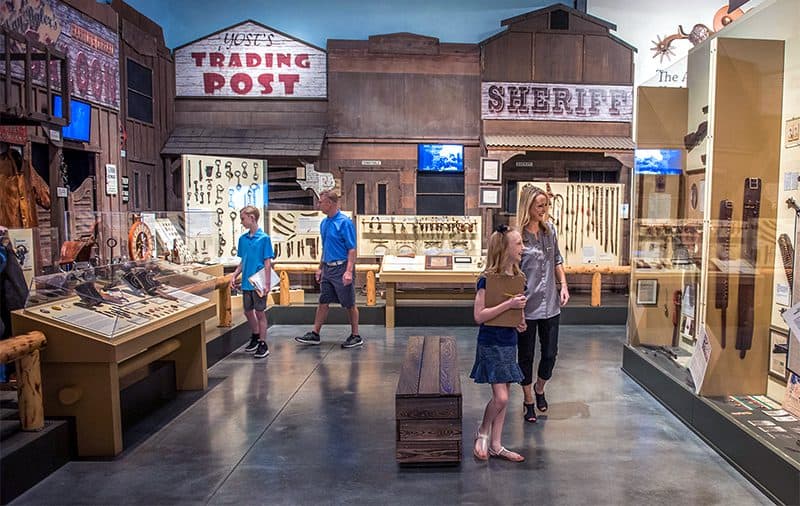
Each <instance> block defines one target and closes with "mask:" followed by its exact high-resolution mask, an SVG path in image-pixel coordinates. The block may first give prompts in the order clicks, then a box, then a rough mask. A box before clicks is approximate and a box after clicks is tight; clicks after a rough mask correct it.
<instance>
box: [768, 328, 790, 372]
mask: <svg viewBox="0 0 800 506" xmlns="http://www.w3.org/2000/svg"><path fill="white" fill-rule="evenodd" d="M788 355H789V335H788V334H787V333H786V332H784V331H782V330H779V329H776V328H774V327H771V328H770V329H769V374H770V376H772V377H774V378H776V379H778V380H780V381H784V382H785V381H786V359H787V357H788Z"/></svg>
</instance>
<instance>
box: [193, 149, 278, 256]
mask: <svg viewBox="0 0 800 506" xmlns="http://www.w3.org/2000/svg"><path fill="white" fill-rule="evenodd" d="M181 162H182V165H183V172H184V177H183V181H184V182H185V184H186V188H185V191H184V192H183V194H184V195H185V196H186V201H185V202H184V206H183V208H184V209H185V210H186V215H187V219H186V222H187V227H186V230H185V234H184V238H183V239H182V240H181V241H180V242H179V243H178V251H179V252H180V253H181V257H184V256H185V257H186V258H188V259H189V260H211V257H215V256H218V257H224V256H235V254H233V253H232V252H233V251H234V250H235V249H236V242H237V241H238V239H239V237H238V236H239V235H240V234H241V233H242V232H243V231H244V230H242V229H241V227H240V226H239V224H238V223H234V224H231V223H230V222H229V221H228V220H227V219H226V220H222V218H223V217H224V218H227V217H228V216H229V213H231V212H236V213H237V214H238V212H239V211H240V210H241V209H242V208H243V207H245V206H248V205H252V206H255V207H257V208H258V209H260V210H262V216H263V214H264V213H263V211H264V209H265V207H266V205H267V190H266V187H265V182H266V181H267V176H266V170H267V164H266V162H265V161H263V160H253V159H244V158H228V157H216V156H204V155H184V156H183V157H182V159H181ZM202 211H208V212H209V213H211V220H212V223H213V226H214V230H208V229H207V226H205V225H207V224H205V225H203V224H197V226H199V227H201V228H202V230H193V228H195V227H193V225H192V221H191V220H189V219H188V215H189V213H193V212H194V213H196V212H202ZM223 221H224V223H223ZM264 223H265V222H264V221H260V224H261V226H262V228H264V229H266V228H267V227H266V226H265V224H264ZM204 241H205V246H204V245H203V242H204ZM184 246H185V249H184ZM195 250H196V252H197V253H196V254H195ZM183 261H186V260H183Z"/></svg>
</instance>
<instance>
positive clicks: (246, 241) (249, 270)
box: [231, 206, 275, 358]
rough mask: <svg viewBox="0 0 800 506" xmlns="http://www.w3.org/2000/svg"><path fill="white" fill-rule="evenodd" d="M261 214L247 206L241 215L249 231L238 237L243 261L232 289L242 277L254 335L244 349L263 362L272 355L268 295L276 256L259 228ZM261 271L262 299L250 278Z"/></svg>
mask: <svg viewBox="0 0 800 506" xmlns="http://www.w3.org/2000/svg"><path fill="white" fill-rule="evenodd" d="M259 215H260V213H259V211H258V208H257V207H253V206H247V207H244V208H242V210H241V211H239V218H241V220H242V226H243V227H245V228H246V229H247V232H245V233H244V234H242V236H241V237H239V243H238V245H237V247H236V249H237V253H238V255H239V258H241V259H242V261H241V262H240V263H239V265H238V266H237V267H236V270H235V271H234V272H233V276H232V277H231V287H233V286H234V284H235V282H236V278H237V277H238V276H239V273H241V274H242V305H243V306H244V315H245V316H246V317H247V322H248V323H249V324H250V329H251V330H252V332H253V334H252V336H250V344H248V345H247V347H245V349H244V350H245V351H247V352H255V353H254V354H253V357H255V358H264V357H266V356H267V355H269V346H267V314H266V313H265V312H264V311H266V310H267V293H268V292H269V290H270V288H271V287H270V286H269V281H270V266H271V264H272V259H273V258H275V253H273V251H272V240H271V239H270V238H269V236H268V235H267V234H265V233H264V231H263V230H261V228H259V226H258V218H259ZM261 269H266V270H265V271H264V272H265V273H266V278H267V285H266V290H265V291H264V296H263V297H262V296H260V295H259V294H258V292H256V291H255V289H254V287H253V285H252V283H250V280H249V279H248V278H250V276H252V275H253V274H255V273H257V272H258V271H260V270H261Z"/></svg>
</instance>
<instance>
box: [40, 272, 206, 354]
mask: <svg viewBox="0 0 800 506" xmlns="http://www.w3.org/2000/svg"><path fill="white" fill-rule="evenodd" d="M214 282H215V278H214V277H213V276H210V275H208V274H205V273H203V272H200V271H199V270H198V269H197V268H196V267H192V266H188V265H187V266H182V265H175V264H172V263H168V262H165V261H161V260H147V261H140V262H126V263H121V264H112V265H106V266H101V267H93V266H91V265H83V266H78V267H76V268H73V269H72V270H70V271H67V272H59V273H56V274H49V275H43V276H37V277H35V278H33V280H32V282H31V286H30V290H29V294H28V299H27V301H26V304H25V309H24V312H25V313H26V314H27V315H32V316H35V317H37V318H39V319H42V320H48V321H50V322H51V323H53V324H57V325H58V326H62V327H65V328H71V329H73V330H75V331H78V332H84V333H87V334H91V335H92V336H95V337H96V336H100V337H103V338H106V339H111V340H114V339H116V338H118V337H119V336H121V335H125V334H127V333H128V332H130V331H132V330H134V329H139V328H141V327H144V326H150V325H151V324H164V323H165V322H167V321H170V320H172V319H174V318H176V317H179V315H180V314H181V313H182V312H184V311H185V310H187V309H191V308H194V307H197V306H199V305H202V304H204V303H207V302H208V301H209V299H210V297H211V295H212V292H213V290H214Z"/></svg>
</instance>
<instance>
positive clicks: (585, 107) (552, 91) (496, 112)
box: [481, 82, 633, 122]
mask: <svg viewBox="0 0 800 506" xmlns="http://www.w3.org/2000/svg"><path fill="white" fill-rule="evenodd" d="M481 119H512V120H514V119H515V120H557V121H558V120H560V121H618V122H630V121H632V119H633V87H632V86H611V85H583V84H552V83H498V82H484V83H482V84H481Z"/></svg>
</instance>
